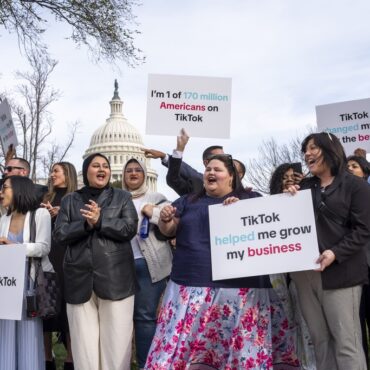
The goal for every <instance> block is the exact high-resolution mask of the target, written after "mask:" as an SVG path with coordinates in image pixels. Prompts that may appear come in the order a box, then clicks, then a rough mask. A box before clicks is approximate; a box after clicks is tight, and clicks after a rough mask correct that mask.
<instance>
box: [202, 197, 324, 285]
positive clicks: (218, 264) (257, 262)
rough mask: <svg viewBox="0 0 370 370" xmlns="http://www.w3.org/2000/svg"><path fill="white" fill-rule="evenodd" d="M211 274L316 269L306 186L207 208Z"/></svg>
mask: <svg viewBox="0 0 370 370" xmlns="http://www.w3.org/2000/svg"><path fill="white" fill-rule="evenodd" d="M209 222H210V237H211V255H212V278H213V280H221V279H231V278H239V277H246V276H256V275H266V274H275V273H280V272H290V271H302V270H312V269H315V268H318V265H317V264H316V260H317V258H318V257H319V255H320V253H319V248H318V244H317V236H316V226H315V218H314V213H313V207H312V196H311V191H310V190H303V191H300V192H298V194H297V195H295V196H291V195H289V194H278V195H272V196H268V197H261V198H253V199H246V200H240V201H238V202H236V203H234V204H231V205H227V206H224V205H222V204H217V205H213V206H210V207H209Z"/></svg>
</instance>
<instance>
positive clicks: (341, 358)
mask: <svg viewBox="0 0 370 370" xmlns="http://www.w3.org/2000/svg"><path fill="white" fill-rule="evenodd" d="M302 153H303V154H304V157H305V161H306V164H307V167H308V169H309V171H310V172H311V174H312V175H313V176H312V177H311V178H308V179H305V180H304V181H302V182H301V184H300V188H301V189H311V190H312V196H313V204H314V210H315V216H316V229H317V237H318V243H319V249H320V257H319V259H318V261H317V262H318V263H319V264H320V267H319V272H318V271H301V272H295V273H291V276H292V278H293V280H294V282H295V283H296V285H297V291H298V296H299V300H300V303H301V308H302V312H303V316H304V318H305V320H306V322H307V325H308V328H309V331H310V334H311V338H312V341H313V344H314V347H315V355H316V364H317V369H318V370H328V369H330V370H348V369H351V370H365V369H366V362H365V356H364V353H363V349H362V345H361V342H362V341H361V328H360V320H359V307H360V298H361V291H362V285H363V284H366V283H367V279H368V278H367V263H366V256H365V247H366V245H367V243H368V240H369V238H370V208H369V204H370V188H369V186H368V185H367V184H366V182H365V181H363V180H361V179H360V178H358V177H356V176H352V175H351V174H350V173H348V171H347V170H346V169H347V159H346V156H345V153H344V149H343V147H342V145H341V143H340V141H339V140H338V138H337V137H336V136H335V135H333V134H330V133H324V132H321V133H315V134H311V135H309V136H308V137H306V138H305V140H304V141H303V143H302ZM289 190H290V192H292V193H294V192H296V190H297V185H296V186H292V187H290V188H289Z"/></svg>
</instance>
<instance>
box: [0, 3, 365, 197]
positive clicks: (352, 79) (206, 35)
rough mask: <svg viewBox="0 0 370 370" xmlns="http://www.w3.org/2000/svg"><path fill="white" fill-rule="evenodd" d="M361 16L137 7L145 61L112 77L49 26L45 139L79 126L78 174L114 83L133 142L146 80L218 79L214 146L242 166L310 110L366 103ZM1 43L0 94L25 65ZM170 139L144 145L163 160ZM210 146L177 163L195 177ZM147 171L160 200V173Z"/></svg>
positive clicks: (216, 6) (283, 7)
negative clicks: (220, 125)
mask: <svg viewBox="0 0 370 370" xmlns="http://www.w3.org/2000/svg"><path fill="white" fill-rule="evenodd" d="M369 13H370V3H369V2H368V1H366V0H360V1H357V2H349V1H344V0H338V1H325V2H322V1H318V0H313V1H310V2H302V1H296V0H284V1H283V0H267V1H257V0H254V1H252V0H247V1H245V0H230V1H225V0H224V1H221V0H218V1H214V0H204V1H196V0H189V1H186V2H180V1H171V2H170V1H164V0H160V1H159V0H157V1H144V2H143V5H142V6H141V7H139V8H138V9H137V11H136V14H137V16H138V22H139V23H140V26H139V28H140V30H141V31H142V34H141V35H140V36H139V37H138V38H137V45H138V46H139V47H140V48H142V49H143V50H144V52H145V54H146V56H147V62H146V63H145V64H144V65H142V66H139V67H138V68H136V69H129V68H127V67H125V66H124V65H122V66H121V71H118V70H117V68H115V67H112V66H110V65H108V64H101V65H96V64H93V63H91V60H89V58H88V56H87V52H86V50H85V49H76V48H75V47H74V45H73V44H72V42H71V41H70V40H65V39H63V37H65V36H68V29H67V28H66V27H63V26H61V25H58V26H55V25H52V26H53V27H52V28H50V30H48V31H47V33H46V34H47V41H48V44H49V45H50V50H51V52H52V54H53V56H54V57H55V58H56V59H58V60H59V65H58V67H57V68H56V70H55V73H54V74H53V76H52V79H51V83H52V84H53V86H54V87H56V88H58V89H60V90H61V91H62V92H63V96H62V98H61V99H60V100H59V101H58V102H57V103H56V104H54V108H53V113H54V119H55V136H56V137H58V140H61V139H62V138H63V135H64V134H65V125H66V123H67V122H71V121H74V120H76V119H77V120H80V121H81V123H82V127H81V129H80V134H79V136H78V143H77V144H76V145H75V147H74V148H73V150H72V151H71V155H70V159H71V160H72V159H73V161H74V162H75V163H76V165H77V167H79V166H80V165H81V159H80V158H81V156H82V154H83V152H84V150H85V149H86V147H87V146H88V145H89V141H90V137H91V135H92V133H93V132H94V130H95V129H97V128H98V127H99V126H100V125H102V124H103V123H104V122H105V119H106V118H107V117H108V115H109V105H108V101H109V100H110V98H111V97H112V94H113V81H114V79H115V78H118V80H119V83H120V96H121V98H122V99H123V100H124V104H125V105H124V113H125V115H126V117H127V118H128V119H129V121H130V122H131V123H132V124H134V125H135V126H136V127H137V128H138V129H139V131H140V132H142V133H143V132H144V129H145V111H146V86H147V74H148V73H169V74H190V75H209V76H212V75H214V76H226V77H232V78H233V93H232V99H233V100H232V126H231V135H232V137H231V139H230V140H222V141H221V144H223V145H224V146H225V149H226V150H227V151H232V152H233V154H235V156H237V157H239V158H240V159H241V160H247V158H249V157H250V156H254V155H255V154H256V151H257V147H258V145H259V144H260V143H261V141H262V140H263V139H264V138H266V137H269V136H272V135H273V136H274V137H275V138H276V139H278V140H279V138H280V139H281V140H286V139H287V138H288V137H289V133H292V135H295V133H296V131H297V130H298V131H302V130H304V129H305V127H306V126H307V124H313V123H314V122H315V105H318V104H325V103H330V102H335V101H341V100H352V99H357V98H366V97H368V96H369V91H370V86H369V85H370V80H369V78H368V76H369V72H370V67H369V65H370V64H369V58H370V55H369V54H370V52H369V50H370V48H369V46H370V45H369V43H370V41H369V40H370V38H369V36H370V22H368V14H369ZM1 34H2V38H1V39H0V41H1V44H2V49H3V50H6V51H7V54H6V58H5V59H2V71H1V73H2V75H1V78H0V87H1V89H3V88H6V89H10V88H11V87H12V86H14V84H15V83H16V81H14V77H13V74H12V73H13V71H14V70H15V69H24V68H25V62H24V59H23V58H22V57H21V56H20V54H19V50H18V46H17V45H16V39H15V37H14V36H13V37H11V36H8V35H7V34H6V33H5V31H3V30H2V31H1ZM175 140H176V139H175V138H167V137H166V138H159V137H157V136H145V137H144V141H145V143H146V144H147V145H148V146H150V147H157V148H159V149H163V150H165V151H169V150H171V149H172V148H173V147H174V145H175ZM213 142H214V140H206V139H197V138H192V139H191V141H190V143H189V147H188V150H187V152H186V154H185V156H186V159H187V160H189V162H190V163H191V164H193V165H194V166H196V167H197V168H199V169H201V167H202V166H201V161H200V157H201V152H202V150H203V149H204V147H206V146H208V145H210V144H211V143H213ZM155 166H156V167H157V169H158V171H159V172H160V176H161V177H162V181H161V187H160V188H161V190H162V191H165V190H166V188H165V186H164V185H163V176H164V175H165V172H164V171H163V170H162V168H161V166H160V165H159V164H158V163H155Z"/></svg>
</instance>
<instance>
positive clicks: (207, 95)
mask: <svg viewBox="0 0 370 370" xmlns="http://www.w3.org/2000/svg"><path fill="white" fill-rule="evenodd" d="M230 112H231V78H221V77H195V76H176V75H160V74H150V75H149V78H148V102H147V110H146V131H145V133H146V134H149V135H171V136H172V135H173V136H176V135H178V133H179V132H180V130H181V128H184V129H185V130H186V132H187V133H188V134H189V135H190V136H196V137H207V138H210V137H212V138H229V137H230Z"/></svg>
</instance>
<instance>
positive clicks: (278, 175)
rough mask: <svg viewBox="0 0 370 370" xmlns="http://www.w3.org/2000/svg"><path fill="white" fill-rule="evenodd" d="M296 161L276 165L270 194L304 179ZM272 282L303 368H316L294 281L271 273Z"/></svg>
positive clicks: (307, 369) (271, 180)
mask: <svg viewBox="0 0 370 370" xmlns="http://www.w3.org/2000/svg"><path fill="white" fill-rule="evenodd" d="M295 169H296V166H295V164H294V163H283V164H281V165H279V166H278V167H276V169H275V171H274V172H273V173H272V175H271V179H270V194H271V195H274V194H281V193H283V192H284V191H285V190H287V189H289V187H290V186H292V185H294V184H299V183H300V182H301V181H302V178H303V175H302V174H301V173H298V172H295ZM270 281H271V284H272V286H273V288H274V290H275V291H276V293H277V295H278V296H279V298H280V299H281V301H282V303H283V305H284V310H285V313H286V316H287V319H288V322H289V326H290V327H291V333H292V336H293V337H294V338H296V340H295V343H296V351H297V355H298V357H299V360H300V363H301V366H302V369H305V370H316V361H315V353H314V349H313V345H312V341H311V337H310V334H309V332H308V328H307V324H306V322H305V321H304V318H303V315H302V310H301V307H300V305H299V302H298V296H297V289H296V286H295V284H294V282H293V281H291V279H290V277H289V275H288V274H286V273H281V274H271V275H270Z"/></svg>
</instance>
